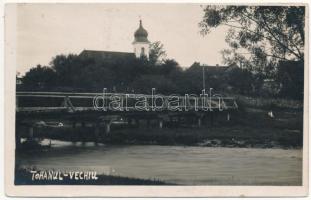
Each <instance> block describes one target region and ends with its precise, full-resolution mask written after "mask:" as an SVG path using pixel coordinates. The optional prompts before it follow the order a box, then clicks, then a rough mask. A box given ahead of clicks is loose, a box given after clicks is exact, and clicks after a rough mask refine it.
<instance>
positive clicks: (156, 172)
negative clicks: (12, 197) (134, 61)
mask: <svg viewBox="0 0 311 200" xmlns="http://www.w3.org/2000/svg"><path fill="white" fill-rule="evenodd" d="M34 154H35V156H34ZM17 162H18V163H19V165H21V166H22V167H36V168H37V169H57V170H63V171H66V170H67V171H72V170H83V171H86V170H94V171H97V173H104V174H109V175H118V176H126V177H135V178H144V179H158V180H162V181H165V182H167V183H173V184H181V185H301V179H302V150H300V149H289V150H285V149H257V148H223V147H216V148H215V147H193V146H159V145H127V146H116V145H95V144H93V143H80V142H79V143H70V142H61V141H52V148H50V149H48V150H46V151H40V152H35V153H21V154H18V155H17Z"/></svg>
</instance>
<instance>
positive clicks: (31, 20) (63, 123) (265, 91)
mask: <svg viewBox="0 0 311 200" xmlns="http://www.w3.org/2000/svg"><path fill="white" fill-rule="evenodd" d="M15 6H16V34H15V37H16V66H6V68H8V67H13V69H15V73H16V84H14V86H15V91H14V93H15V128H14V130H15V140H14V141H15V144H12V145H14V147H15V148H14V152H15V154H14V155H12V156H14V158H13V159H14V160H15V162H14V185H15V186H29V185H96V186H107V185H114V186H138V185H139V186H147V185H148V186H303V185H304V184H303V176H304V175H303V159H304V158H303V150H304V148H308V147H307V146H304V137H305V134H306V133H304V125H305V124H304V103H306V102H304V94H305V92H304V91H306V90H304V89H305V87H306V86H305V87H304V81H305V79H306V76H305V73H304V72H305V70H306V67H305V66H306V65H305V57H306V56H305V55H306V49H307V48H306V47H307V46H308V43H306V39H305V38H306V37H307V34H308V33H307V32H306V26H307V20H306V19H307V18H306V14H307V7H306V5H303V4H301V5H294V4H293V5H286V4H280V5H229V4H226V5H221V4H213V5H212V4H203V3H202V4H195V3H187V4H183V3H179V4H174V3H170V4H164V3H159V4H155V3H153V4H146V3H135V4H134V3H122V4H120V3H119V4H114V3H109V4H108V3H100V4H98V3H97V4H88V3H85V4H78V3H75V4H57V3H56V4H35V3H26V4H16V5H15ZM306 58H307V57H306ZM14 67H15V68H14ZM305 120H306V119H305Z"/></svg>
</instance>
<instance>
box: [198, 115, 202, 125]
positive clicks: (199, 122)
mask: <svg viewBox="0 0 311 200" xmlns="http://www.w3.org/2000/svg"><path fill="white" fill-rule="evenodd" d="M201 126H202V119H201V118H200V117H199V118H198V127H201Z"/></svg>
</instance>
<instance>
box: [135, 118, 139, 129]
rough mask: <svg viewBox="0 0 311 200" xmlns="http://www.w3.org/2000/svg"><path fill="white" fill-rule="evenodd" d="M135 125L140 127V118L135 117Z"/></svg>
mask: <svg viewBox="0 0 311 200" xmlns="http://www.w3.org/2000/svg"><path fill="white" fill-rule="evenodd" d="M135 125H136V126H137V127H139V119H137V118H136V119H135Z"/></svg>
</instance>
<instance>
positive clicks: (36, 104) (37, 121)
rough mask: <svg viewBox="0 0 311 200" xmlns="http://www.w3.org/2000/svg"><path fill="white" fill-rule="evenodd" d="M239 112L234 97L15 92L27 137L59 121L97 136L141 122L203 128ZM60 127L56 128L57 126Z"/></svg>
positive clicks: (20, 120) (19, 121)
mask: <svg viewBox="0 0 311 200" xmlns="http://www.w3.org/2000/svg"><path fill="white" fill-rule="evenodd" d="M237 109H238V105H237V103H236V101H235V99H234V98H232V97H221V96H208V95H207V96H195V95H185V96H178V95H171V96H165V95H160V94H152V95H145V94H124V93H106V92H103V93H73V92H16V124H17V125H22V126H27V127H28V129H29V131H28V136H29V137H33V135H34V133H33V132H34V128H35V127H42V126H45V127H53V126H55V124H51V123H49V121H51V120H52V121H53V120H54V121H55V120H58V121H59V122H60V123H63V122H64V121H65V122H66V123H71V124H72V127H73V128H75V127H77V124H79V123H80V125H81V126H82V127H83V126H85V124H86V123H91V124H93V127H94V131H95V132H96V134H100V133H99V132H100V130H99V128H100V127H104V132H105V134H109V133H110V129H111V128H110V126H111V125H112V124H114V123H119V122H120V123H121V122H126V123H127V124H135V125H136V126H139V124H140V122H141V121H145V122H146V124H150V121H157V124H158V125H157V126H158V128H162V127H163V125H164V124H166V123H183V121H192V122H195V123H196V125H197V126H199V127H200V126H201V125H202V122H204V121H206V118H208V117H209V119H210V121H213V116H214V115H215V113H222V114H225V118H224V119H223V120H227V121H228V120H230V118H231V116H230V114H231V112H233V111H234V110H237ZM56 126H57V125H56Z"/></svg>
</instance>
